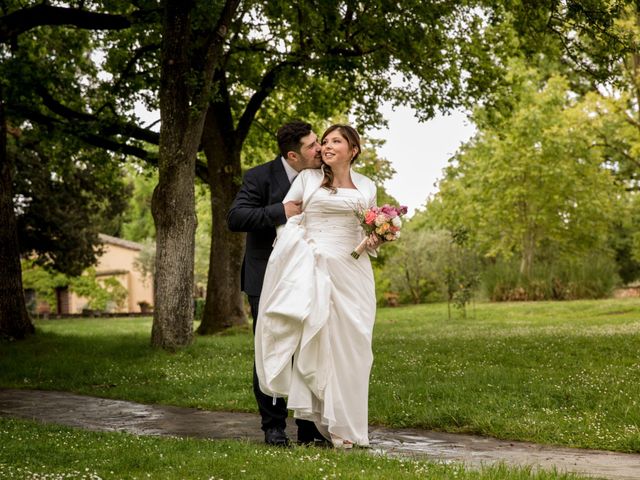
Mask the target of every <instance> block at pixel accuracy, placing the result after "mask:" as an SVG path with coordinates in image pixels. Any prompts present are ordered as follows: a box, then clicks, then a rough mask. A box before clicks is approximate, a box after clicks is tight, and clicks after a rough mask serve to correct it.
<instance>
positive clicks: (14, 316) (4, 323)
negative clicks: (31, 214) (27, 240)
mask: <svg viewBox="0 0 640 480" xmlns="http://www.w3.org/2000/svg"><path fill="white" fill-rule="evenodd" d="M12 168H13V166H12V165H11V162H10V159H9V156H8V154H7V122H6V117H5V110H4V98H3V95H2V88H1V87H0V225H2V228H0V339H2V338H10V339H22V338H25V337H26V336H28V335H30V334H32V333H34V332H35V329H34V327H33V324H32V323H31V319H30V318H29V314H28V313H27V307H26V304H25V300H24V291H23V289H22V268H21V266H20V249H19V246H18V228H17V225H16V217H15V214H14V211H13V185H12V180H11V179H12Z"/></svg>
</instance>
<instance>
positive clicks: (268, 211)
mask: <svg viewBox="0 0 640 480" xmlns="http://www.w3.org/2000/svg"><path fill="white" fill-rule="evenodd" d="M290 186H291V185H290V183H289V178H288V177H287V173H286V171H285V169H284V165H283V164H282V159H281V158H280V157H279V156H278V157H276V159H275V160H272V161H271V162H267V163H265V164H263V165H260V166H257V167H254V168H252V169H250V170H248V171H247V172H246V173H245V175H244V178H243V180H242V187H241V188H240V191H239V192H238V194H237V195H236V198H235V200H234V201H233V204H232V205H231V208H230V209H229V213H228V215H227V224H228V226H229V229H230V230H231V231H233V232H247V240H246V242H247V243H246V248H245V253H244V261H243V263H242V282H241V285H242V290H243V291H244V292H245V293H246V294H247V295H248V297H249V304H250V305H251V316H252V317H253V331H254V333H255V331H256V321H257V319H258V303H259V302H260V291H261V290H262V282H263V280H264V272H265V270H266V269H267V263H268V261H269V255H270V254H271V250H272V249H273V241H274V239H275V238H276V228H275V227H277V226H278V225H283V224H284V223H286V222H287V216H286V215H285V212H284V205H283V204H282V199H283V198H284V197H285V195H286V194H287V192H288V191H289V187H290ZM253 393H254V394H255V397H256V401H257V402H258V408H259V410H260V415H261V416H262V429H263V430H265V431H266V430H267V429H268V428H272V427H280V428H285V426H286V418H287V406H286V403H285V401H284V399H282V398H278V399H277V401H276V403H275V405H274V403H273V398H272V397H269V396H267V395H265V394H264V393H262V392H261V391H260V386H259V383H258V375H257V374H256V370H255V365H254V368H253ZM296 423H297V424H298V427H299V429H300V428H302V429H305V428H309V427H308V424H309V423H310V422H306V421H300V420H297V421H296ZM311 425H313V424H311ZM299 432H300V430H299Z"/></svg>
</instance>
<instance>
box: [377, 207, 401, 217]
mask: <svg viewBox="0 0 640 480" xmlns="http://www.w3.org/2000/svg"><path fill="white" fill-rule="evenodd" d="M381 210H382V213H384V214H385V215H387V216H388V217H389V218H395V217H396V216H398V212H397V211H396V209H395V208H394V207H392V206H391V205H383V206H382V208H381Z"/></svg>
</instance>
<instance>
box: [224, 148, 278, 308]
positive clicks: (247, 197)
mask: <svg viewBox="0 0 640 480" xmlns="http://www.w3.org/2000/svg"><path fill="white" fill-rule="evenodd" d="M290 186H291V185H290V184H289V178H288V177H287V173H286V171H285V169H284V165H282V158H281V157H280V156H278V157H276V159H275V160H272V161H270V162H267V163H265V164H263V165H259V166H257V167H254V168H252V169H250V170H248V171H247V172H246V173H245V174H244V178H243V179H242V187H241V188H240V191H239V192H238V194H237V195H236V198H235V200H234V201H233V204H232V205H231V208H230V209H229V213H228V214H227V225H228V226H229V230H231V231H232V232H247V242H246V248H245V252H244V261H243V263H242V277H241V278H242V280H241V286H242V290H243V291H244V292H245V293H246V294H247V295H251V296H256V297H257V296H260V291H261V290H262V282H263V280H264V272H265V270H266V269H267V262H268V261H269V255H270V254H271V250H272V249H273V241H274V240H275V238H276V228H275V227H277V226H278V225H283V224H285V223H287V216H286V215H285V213H284V205H283V204H282V199H283V198H284V197H285V195H286V194H287V192H288V191H289V187H290Z"/></svg>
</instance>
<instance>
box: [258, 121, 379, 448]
mask: <svg viewBox="0 0 640 480" xmlns="http://www.w3.org/2000/svg"><path fill="white" fill-rule="evenodd" d="M321 144H322V160H323V166H322V169H317V170H313V169H309V170H303V171H301V172H300V174H299V175H298V177H297V178H296V179H295V181H294V182H293V184H292V186H291V189H290V190H289V193H288V194H287V196H286V198H285V199H284V200H283V203H284V202H289V201H301V202H302V214H300V215H297V216H295V217H291V218H290V219H289V221H288V222H287V224H286V225H284V226H282V227H280V229H279V231H278V238H277V240H276V244H275V246H274V250H273V252H272V254H271V257H270V258H269V264H268V267H267V271H266V274H265V281H264V286H263V290H262V295H261V300H260V307H259V312H260V314H259V315H260V319H259V321H258V322H257V325H258V327H257V328H258V330H257V331H256V336H255V351H256V368H257V373H258V378H259V381H260V389H261V390H262V391H263V392H264V393H266V394H267V395H271V396H273V397H274V401H275V399H276V398H277V397H284V396H286V397H288V401H287V406H288V408H289V409H291V410H293V411H294V417H296V418H302V419H306V420H311V421H313V422H315V424H316V426H317V427H318V430H319V431H320V432H322V434H323V435H324V436H325V437H326V438H328V439H329V438H330V439H331V441H332V442H333V445H334V446H335V447H338V448H340V447H341V448H350V447H351V446H353V445H354V444H356V445H361V446H367V445H368V444H369V438H368V423H367V416H368V393H369V374H370V371H371V365H372V362H373V354H372V351H371V337H372V331H373V324H374V320H375V312H376V300H375V285H374V280H373V271H372V269H371V263H370V261H369V256H368V255H362V256H361V257H360V258H359V259H357V260H356V259H354V258H353V257H351V255H350V253H351V251H352V250H353V248H354V247H355V246H356V245H358V244H359V243H360V241H361V240H362V238H363V237H364V233H363V231H362V228H361V227H360V225H359V222H358V219H357V217H356V215H355V213H354V211H355V210H356V209H357V208H368V207H370V206H374V205H375V204H376V187H375V185H374V183H373V182H372V181H371V180H370V179H369V178H367V177H365V176H364V175H361V174H359V173H357V172H354V171H353V170H352V169H351V165H352V164H353V162H354V161H355V160H356V158H357V157H358V155H359V153H360V138H359V135H358V133H357V132H356V131H355V130H354V129H353V128H352V127H350V126H348V125H333V126H331V127H329V128H328V129H327V131H326V132H324V134H323V136H322V141H321ZM377 246H378V244H377V243H376V242H375V241H374V240H370V241H369V244H368V249H367V250H368V252H369V254H370V255H374V256H375V249H376V248H377ZM292 358H293V361H292Z"/></svg>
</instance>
